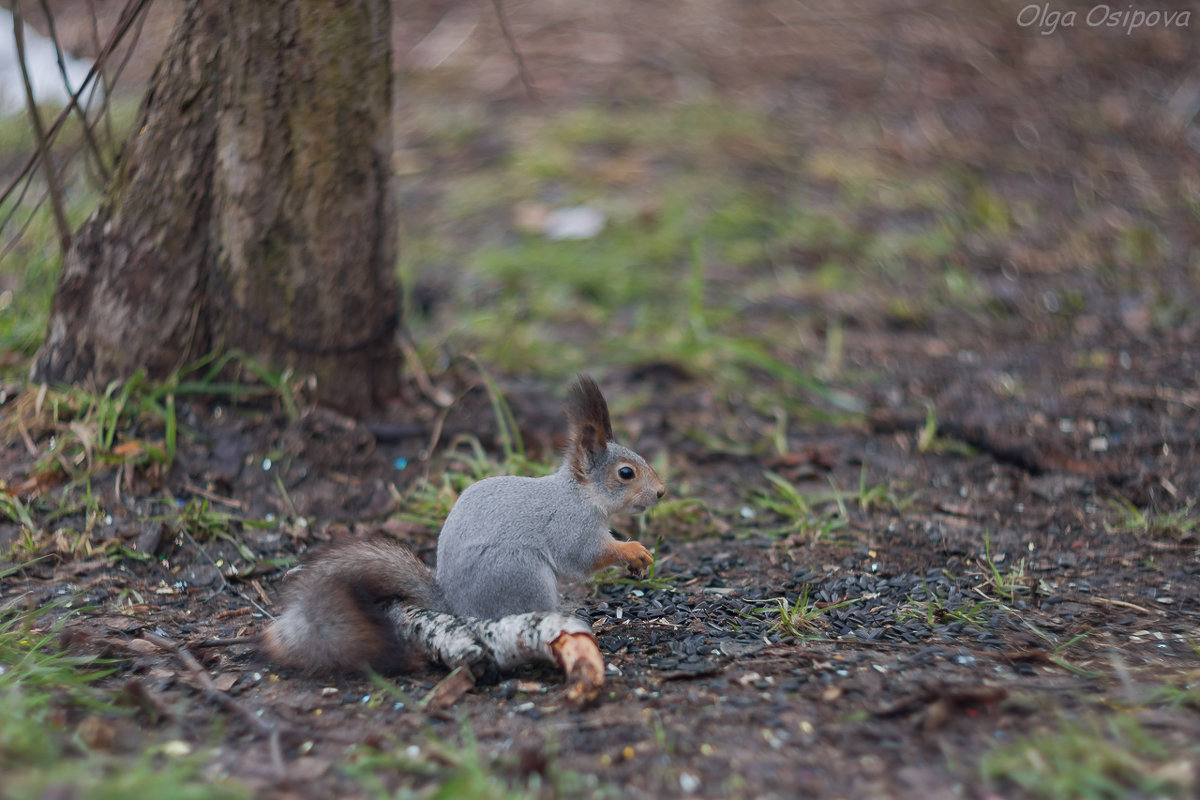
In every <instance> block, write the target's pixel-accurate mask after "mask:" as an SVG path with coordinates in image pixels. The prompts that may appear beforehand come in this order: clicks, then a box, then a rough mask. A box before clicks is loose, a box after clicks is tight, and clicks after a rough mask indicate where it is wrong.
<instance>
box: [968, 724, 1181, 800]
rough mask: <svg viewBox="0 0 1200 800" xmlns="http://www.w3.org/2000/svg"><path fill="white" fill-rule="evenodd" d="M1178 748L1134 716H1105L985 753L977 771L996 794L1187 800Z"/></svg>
mask: <svg viewBox="0 0 1200 800" xmlns="http://www.w3.org/2000/svg"><path fill="white" fill-rule="evenodd" d="M1181 749H1182V748H1180V747H1178V745H1177V744H1176V745H1174V746H1172V745H1170V744H1169V743H1167V742H1164V741H1161V740H1159V739H1158V738H1156V737H1155V736H1154V735H1153V734H1151V733H1150V732H1149V731H1148V730H1146V729H1145V728H1144V727H1142V726H1141V725H1140V724H1139V723H1138V721H1137V719H1136V718H1134V717H1131V716H1109V717H1105V718H1100V719H1090V720H1086V721H1084V720H1080V721H1075V722H1063V723H1062V724H1061V725H1060V726H1058V727H1057V728H1056V729H1046V730H1039V731H1036V732H1034V733H1031V734H1029V735H1027V736H1024V737H1022V738H1021V739H1020V740H1019V741H1017V742H1014V743H1013V744H1011V745H1007V746H1004V747H1000V748H997V749H995V750H993V751H992V752H990V753H988V754H986V755H985V756H984V758H983V760H982V762H981V767H980V770H981V773H982V776H983V779H984V780H985V781H986V782H988V783H989V784H991V785H993V786H995V787H997V789H998V790H1000V791H1004V792H1012V791H1013V789H1014V788H1015V789H1019V790H1020V791H1021V792H1022V793H1023V794H1025V795H1027V796H1030V797H1037V798H1045V800H1109V798H1112V799H1113V800H1116V799H1117V798H1125V797H1130V796H1140V797H1187V796H1191V793H1192V791H1193V787H1192V785H1191V784H1192V781H1193V780H1194V778H1193V777H1192V775H1191V767H1190V766H1189V765H1188V764H1187V763H1186V762H1185V761H1182V760H1175V759H1176V758H1177V757H1178V756H1179V755H1180V752H1179V751H1180V750H1181ZM1190 749H1192V750H1193V751H1194V750H1195V747H1194V745H1193V746H1192V747H1191V748H1190Z"/></svg>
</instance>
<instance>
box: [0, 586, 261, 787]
mask: <svg viewBox="0 0 1200 800" xmlns="http://www.w3.org/2000/svg"><path fill="white" fill-rule="evenodd" d="M12 572H13V570H8V571H7V572H0V579H4V578H5V577H7V576H8V575H9V574H11V573H12ZM68 613H69V612H68V607H67V603H66V602H65V601H59V602H56V603H51V604H48V605H44V606H41V607H39V608H36V609H32V610H24V609H21V608H18V607H16V606H11V605H10V606H9V607H7V608H5V609H0V774H3V775H4V785H3V794H4V797H5V798H8V799H10V800H24V798H31V799H32V798H43V797H47V796H50V795H53V796H72V797H75V796H78V797H88V798H114V800H115V799H116V798H127V797H148V796H154V797H164V798H181V799H183V798H226V797H230V798H232V797H249V796H250V793H249V792H248V791H245V790H243V789H241V788H239V787H237V786H236V785H234V784H232V783H229V782H227V781H223V780H212V779H211V778H210V776H208V775H206V774H204V772H203V769H202V762H203V761H204V760H205V759H206V758H207V757H208V754H207V753H199V754H197V755H195V756H190V757H179V756H174V755H170V753H171V752H174V750H173V749H172V748H166V747H157V746H154V745H153V744H152V743H151V742H150V741H146V742H143V743H142V745H143V746H142V748H141V749H140V753H139V755H137V756H135V757H133V758H129V757H127V756H125V757H122V756H118V755H116V754H114V753H112V752H109V751H108V750H107V749H106V748H105V747H104V746H103V745H102V744H100V743H99V740H98V739H96V738H94V737H88V736H85V735H82V733H81V731H83V730H84V729H85V728H87V727H91V728H92V729H93V730H95V729H103V728H105V727H106V726H108V725H110V724H111V723H112V721H113V720H114V719H115V718H117V717H121V716H129V715H132V714H133V713H134V711H133V709H131V708H127V707H125V706H124V705H123V703H122V702H121V701H120V699H119V698H118V697H116V696H114V695H113V694H112V693H111V692H110V691H108V690H106V689H103V688H101V687H100V686H99V681H100V679H101V678H103V677H104V676H105V675H106V674H108V673H109V672H111V671H112V670H113V668H114V665H113V664H111V663H105V662H103V661H101V660H99V659H98V658H96V657H95V656H75V655H70V654H67V653H65V652H63V651H62V650H61V649H60V647H59V645H58V640H59V634H60V631H61V626H62V624H63V622H64V621H65V620H66V619H67V617H68ZM89 742H91V744H89ZM188 749H191V748H190V747H189V748H188Z"/></svg>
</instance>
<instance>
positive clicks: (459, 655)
mask: <svg viewBox="0 0 1200 800" xmlns="http://www.w3.org/2000/svg"><path fill="white" fill-rule="evenodd" d="M386 615H387V618H388V620H389V621H390V622H391V623H392V625H394V626H395V630H396V633H397V635H398V637H399V638H401V639H404V640H408V641H412V642H414V643H417V644H419V645H420V646H421V647H422V648H423V649H424V650H425V654H426V655H427V656H428V658H429V659H430V660H431V661H434V662H437V663H439V664H442V665H443V666H446V667H449V668H451V669H453V668H454V667H459V666H465V667H467V668H468V669H470V670H471V672H472V673H473V674H474V675H475V676H476V677H483V676H484V675H490V674H494V673H496V672H507V671H509V670H512V669H514V668H516V667H519V666H521V665H522V664H537V663H544V664H553V665H555V666H557V667H559V668H560V669H562V671H563V674H564V675H565V677H566V680H567V684H568V686H567V700H568V701H570V702H572V703H589V702H592V701H594V700H595V699H596V698H597V697H598V696H599V694H600V690H601V688H603V686H604V658H603V657H602V656H601V655H600V648H599V647H598V646H597V645H596V639H595V637H594V636H592V631H591V628H589V627H588V625H587V623H585V622H584V621H583V620H581V619H579V618H577V617H568V616H566V615H563V614H558V613H554V612H549V611H535V612H531V613H528V614H513V615H511V616H507V617H501V618H500V619H492V620H485V619H475V618H473V617H459V616H455V615H453V614H443V613H440V612H437V611H430V610H428V609H424V608H414V607H413V606H410V605H407V604H402V603H397V604H394V605H392V606H390V607H389V608H388V609H387V612H386Z"/></svg>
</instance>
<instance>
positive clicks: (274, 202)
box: [33, 0, 400, 414]
mask: <svg viewBox="0 0 1200 800" xmlns="http://www.w3.org/2000/svg"><path fill="white" fill-rule="evenodd" d="M389 11H390V9H389V3H388V2H387V0H349V1H348V2H339V3H330V2H327V1H326V0H260V1H259V2H254V3H227V2H225V1H224V0H191V2H189V4H188V6H187V8H186V9H185V11H184V13H183V15H182V16H181V18H180V20H179V23H178V24H177V26H176V28H175V31H174V33H173V34H172V37H171V41H170V43H169V45H168V47H167V50H166V54H165V56H164V60H163V63H162V64H161V65H160V67H159V69H158V71H157V72H156V73H155V76H154V79H153V81H152V84H151V88H150V91H149V94H148V96H147V99H146V102H145V105H144V107H143V110H142V117H141V120H140V122H139V125H138V131H137V132H136V133H135V134H134V136H133V138H132V139H131V140H130V142H129V143H128V144H127V146H126V148H125V151H124V153H123V155H122V158H121V164H120V169H119V170H118V172H117V174H116V175H115V177H114V180H113V183H112V186H111V187H110V189H109V192H108V194H107V196H106V197H105V199H104V201H103V203H102V204H101V207H100V208H99V209H98V210H97V211H96V213H95V214H94V215H93V216H92V217H91V218H90V219H89V220H88V221H87V222H86V223H85V224H84V225H83V227H82V228H81V229H80V231H79V232H78V233H77V235H76V238H75V241H74V244H73V246H72V248H71V250H70V251H69V252H68V254H67V257H66V259H65V261H64V265H63V274H62V277H61V279H60V284H59V287H58V291H57V292H56V294H55V298H54V305H53V308H52V311H51V320H50V329H49V332H48V334H47V337H46V341H45V342H44V343H43V345H42V348H41V350H40V351H39V353H38V356H37V359H36V361H35V364H34V372H33V374H34V378H35V379H37V380H46V381H63V382H72V383H79V382H91V383H95V384H97V385H102V384H104V383H106V382H108V381H109V380H112V379H114V378H120V377H125V376H128V375H130V374H132V373H133V372H135V371H136V370H138V369H140V368H144V369H146V370H147V371H148V372H149V373H150V374H151V375H165V374H168V373H170V372H171V371H172V370H174V369H176V368H178V367H179V366H181V365H183V364H186V363H188V362H189V361H191V360H194V359H195V358H197V357H199V356H201V355H203V354H205V353H207V352H210V351H212V350H227V349H231V348H238V349H241V350H244V351H246V352H247V353H249V354H250V355H251V356H252V357H254V358H257V359H258V360H260V361H261V362H263V363H264V364H267V365H269V366H272V367H274V368H282V367H284V366H290V367H293V368H294V369H296V370H297V371H298V372H303V373H311V374H314V375H316V377H317V386H318V390H317V391H318V396H319V397H320V398H321V399H322V400H323V401H324V402H327V403H329V404H331V405H334V406H336V407H339V408H341V409H343V410H346V411H349V412H351V413H359V414H361V413H367V412H369V411H370V410H371V409H373V408H376V407H378V406H379V405H380V404H382V403H383V402H384V401H385V400H386V399H387V398H389V397H391V396H393V395H394V393H395V391H396V389H397V386H398V382H399V364H400V358H399V353H398V350H397V347H396V344H395V341H394V337H393V336H392V332H393V327H394V324H395V320H396V313H397V304H398V297H397V295H398V292H397V287H396V284H395V278H394V272H393V263H394V253H395V242H394V224H393V213H392V211H393V209H392V193H391V185H390V180H389V174H390V173H389V168H390V152H391V114H390V99H391V68H390V42H389V27H390V25H389Z"/></svg>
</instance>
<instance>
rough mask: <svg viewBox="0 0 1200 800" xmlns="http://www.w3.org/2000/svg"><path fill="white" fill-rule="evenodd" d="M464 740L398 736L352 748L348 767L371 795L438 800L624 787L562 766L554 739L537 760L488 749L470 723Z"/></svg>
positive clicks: (502, 799)
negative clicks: (373, 745) (379, 743)
mask: <svg viewBox="0 0 1200 800" xmlns="http://www.w3.org/2000/svg"><path fill="white" fill-rule="evenodd" d="M459 739H460V740H459V741H453V740H450V739H447V738H443V737H439V736H437V735H435V734H434V733H433V732H431V731H430V732H426V734H425V736H424V737H423V738H422V739H421V740H420V741H419V742H417V743H413V742H412V741H411V740H407V741H403V742H402V741H396V742H394V743H392V744H391V745H389V746H387V747H384V748H380V749H368V748H364V749H362V750H361V751H359V752H358V753H355V754H352V755H351V757H350V758H349V760H348V761H347V762H346V763H344V764H343V766H342V770H343V772H344V773H345V774H347V775H348V776H349V777H351V778H353V779H354V780H355V781H357V782H358V784H359V785H360V786H361V787H362V788H363V790H365V791H366V792H367V793H368V795H369V796H371V797H377V798H381V800H382V799H383V798H397V797H425V798H431V799H436V800H459V799H460V798H461V799H462V800H526V799H528V800H535V799H536V798H541V797H584V796H586V797H595V798H603V797H613V798H616V797H620V796H621V790H620V787H618V786H616V785H612V784H605V783H602V782H601V781H600V780H599V779H598V778H597V777H596V776H594V775H583V774H580V773H577V772H573V771H570V770H564V769H562V768H560V767H559V766H558V763H557V751H556V749H555V747H554V746H553V744H546V745H543V746H542V747H541V749H540V752H539V753H538V754H537V756H536V757H533V758H530V759H528V761H530V762H533V763H526V764H522V763H521V761H522V759H520V758H519V757H517V756H515V755H512V754H508V755H495V754H490V753H487V752H485V751H484V749H483V748H482V747H481V745H480V744H479V743H478V741H477V740H476V738H475V735H474V733H473V731H472V730H471V727H470V726H469V725H468V724H466V723H464V724H463V726H462V731H461V734H460V737H459Z"/></svg>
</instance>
